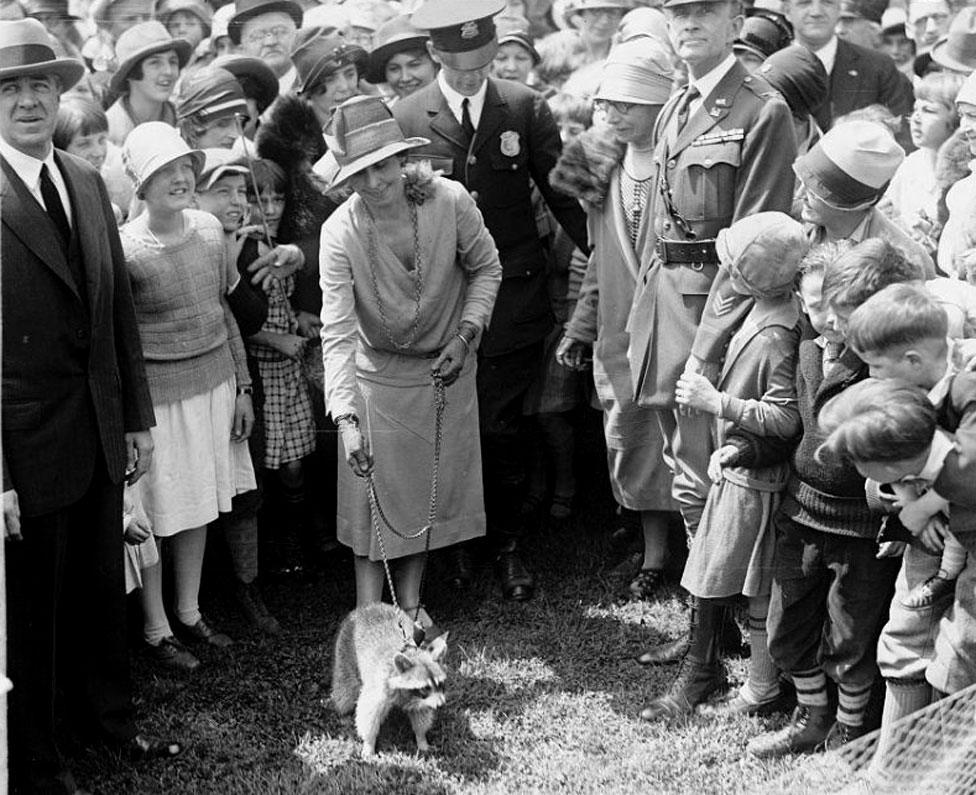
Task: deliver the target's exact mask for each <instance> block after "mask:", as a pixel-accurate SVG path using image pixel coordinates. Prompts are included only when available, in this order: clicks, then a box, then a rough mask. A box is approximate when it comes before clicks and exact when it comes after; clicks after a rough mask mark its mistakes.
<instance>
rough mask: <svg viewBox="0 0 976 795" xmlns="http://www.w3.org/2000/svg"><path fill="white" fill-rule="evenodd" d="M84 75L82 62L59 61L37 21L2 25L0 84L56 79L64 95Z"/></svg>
mask: <svg viewBox="0 0 976 795" xmlns="http://www.w3.org/2000/svg"><path fill="white" fill-rule="evenodd" d="M84 74H85V65H84V64H83V63H82V62H81V61H77V60H75V59H74V58H58V57H57V55H56V54H55V52H54V47H53V39H52V38H51V35H50V34H49V33H48V32H47V29H46V28H45V27H44V25H42V24H41V23H40V22H38V21H37V20H36V19H18V20H16V21H14V22H0V80H5V79H7V78H11V77H21V76H26V75H55V76H57V78H58V79H59V80H60V81H61V91H62V92H64V91H67V90H68V89H69V88H71V87H72V86H73V85H74V84H75V83H77V82H78V81H79V80H81V78H82V76H83V75H84Z"/></svg>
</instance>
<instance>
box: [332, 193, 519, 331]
mask: <svg viewBox="0 0 976 795" xmlns="http://www.w3.org/2000/svg"><path fill="white" fill-rule="evenodd" d="M454 207H455V215H456V218H457V246H458V251H457V253H458V256H459V258H460V261H461V267H462V268H464V270H465V272H466V273H467V276H468V289H467V291H466V292H465V294H464V309H463V311H462V313H461V321H462V322H464V321H467V322H468V323H471V324H473V325H474V326H475V327H476V328H478V329H479V330H483V329H485V328H486V327H487V326H488V321H489V320H490V319H491V311H492V309H493V308H494V306H495V296H497V295H498V288H499V286H500V285H501V282H502V266H501V263H500V262H499V260H498V249H497V248H495V241H494V240H492V237H491V235H490V234H489V233H488V229H487V228H486V227H485V222H484V219H483V218H482V217H481V211H480V210H479V209H478V206H477V205H476V204H475V202H474V199H472V198H471V196H470V194H468V192H467V191H465V190H459V191H456V192H455V201H454ZM322 288H323V291H324V289H325V282H323V283H322ZM322 317H323V321H324V319H325V314H324V310H323V315H322ZM323 333H324V332H323Z"/></svg>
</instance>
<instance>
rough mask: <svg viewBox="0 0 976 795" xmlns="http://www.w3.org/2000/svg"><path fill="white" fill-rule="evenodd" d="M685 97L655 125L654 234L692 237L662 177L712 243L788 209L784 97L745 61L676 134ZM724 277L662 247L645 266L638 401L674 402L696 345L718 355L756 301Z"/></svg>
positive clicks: (635, 315)
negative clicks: (751, 220) (668, 257)
mask: <svg viewBox="0 0 976 795" xmlns="http://www.w3.org/2000/svg"><path fill="white" fill-rule="evenodd" d="M681 97H682V95H681V94H678V95H676V96H675V97H673V98H672V99H671V100H670V101H669V102H668V104H667V105H665V106H664V108H663V109H662V110H661V114H660V115H659V116H658V119H657V123H656V125H655V149H654V162H655V165H656V168H657V171H656V175H655V185H654V188H653V189H652V191H651V199H650V201H651V205H650V207H651V210H650V214H649V217H648V223H650V224H652V226H651V230H652V233H653V235H654V237H655V238H660V239H665V240H677V241H682V240H690V239H692V238H690V237H689V236H688V235H686V234H685V232H684V231H682V228H681V226H680V224H679V223H678V222H676V220H675V218H674V216H672V215H671V212H670V211H669V208H668V207H667V205H666V203H665V202H664V200H663V198H662V187H663V185H662V183H663V182H664V181H665V180H666V182H667V185H669V186H670V188H671V195H672V197H673V201H674V208H675V209H676V210H677V213H678V214H679V215H680V216H681V217H682V218H684V220H685V221H686V222H687V224H688V226H689V227H690V228H691V231H692V232H693V233H694V238H693V239H695V240H712V239H714V238H715V236H716V235H717V234H718V232H719V230H721V229H724V228H726V227H728V226H731V225H732V224H733V223H734V222H735V221H738V220H740V219H742V218H746V217H748V216H750V215H752V214H754V213H757V212H761V211H764V210H779V211H781V212H787V213H788V212H789V211H790V206H791V204H792V201H793V170H792V165H793V161H794V159H795V158H796V142H795V139H794V133H793V121H792V117H791V115H790V109H789V106H787V104H786V102H785V100H784V99H783V98H782V97H781V96H780V95H779V94H778V93H777V92H776V91H774V90H773V88H772V87H771V86H770V85H769V83H767V82H766V81H765V80H764V79H763V78H762V77H760V76H758V75H750V74H749V73H748V72H747V71H746V70H745V68H744V67H743V66H742V65H741V64H739V63H736V64H734V65H733V66H732V68H731V69H729V71H728V72H727V73H726V74H725V76H724V77H723V78H722V79H721V80H720V81H719V83H718V85H717V86H716V87H715V88H714V89H713V90H712V92H711V93H710V94H709V95H708V96H707V97H705V98H704V102H703V103H702V107H701V108H699V109H698V110H697V111H696V112H695V113H694V114H693V115H692V116H691V117H690V118H689V119H688V121H687V123H686V124H685V126H684V128H683V129H681V131H680V132H678V131H677V129H678V124H677V106H678V103H679V102H680V100H681ZM717 275H718V266H717V265H716V264H714V263H711V264H697V263H688V264H675V263H668V264H665V263H663V262H662V260H661V257H660V256H659V255H658V254H655V255H654V256H652V257H651V258H650V259H648V260H646V261H644V262H642V263H641V271H640V274H639V276H638V280H637V289H636V292H635V295H634V303H633V307H632V308H631V314H630V321H629V324H628V331H629V332H630V349H629V352H628V353H629V357H630V367H631V375H632V377H633V379H634V392H635V398H636V400H637V402H638V403H639V404H640V405H642V406H651V407H653V408H659V409H670V408H673V406H674V385H675V383H676V381H677V380H678V376H679V375H680V373H681V370H682V368H683V367H684V364H685V362H686V361H687V359H688V356H689V354H690V353H692V351H693V348H692V345H693V344H694V345H695V348H694V351H695V354H696V356H698V357H699V358H701V359H704V360H707V361H718V360H720V359H721V349H722V347H723V344H724V343H727V342H728V339H729V337H730V336H731V334H732V332H733V331H734V329H735V328H736V326H737V325H738V323H739V322H740V321H741V320H742V318H743V317H744V316H745V313H746V312H748V310H749V307H750V306H751V301H747V300H745V299H744V298H743V297H742V296H739V295H738V294H737V293H735V292H734V291H733V290H732V289H731V287H730V286H729V284H728V277H727V275H726V272H725V271H723V272H722V275H721V276H718V278H716V276H717ZM710 295H711V299H709V296H710ZM714 351H717V359H716V357H715V355H713V352H714Z"/></svg>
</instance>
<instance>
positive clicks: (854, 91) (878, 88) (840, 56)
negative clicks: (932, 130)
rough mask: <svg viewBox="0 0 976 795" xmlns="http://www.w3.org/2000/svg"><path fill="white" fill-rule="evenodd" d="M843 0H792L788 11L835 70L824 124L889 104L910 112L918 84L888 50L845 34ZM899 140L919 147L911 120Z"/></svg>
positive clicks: (821, 117) (821, 115)
mask: <svg viewBox="0 0 976 795" xmlns="http://www.w3.org/2000/svg"><path fill="white" fill-rule="evenodd" d="M840 14H841V4H840V0H786V16H787V18H788V19H789V20H790V23H791V24H792V25H793V33H794V36H795V40H796V41H797V43H799V44H802V45H803V46H804V47H806V48H807V49H809V50H812V51H813V52H814V53H815V54H816V56H817V57H818V58H819V59H820V61H821V62H822V63H823V65H824V69H826V70H827V75H828V76H829V79H830V82H829V91H828V95H827V102H826V103H824V105H823V107H821V108H820V110H819V111H818V112H817V113H816V114H814V115H815V118H816V120H817V124H819V125H820V129H822V130H825V131H826V130H829V129H830V125H831V124H833V121H834V119H836V118H837V117H839V116H844V115H845V114H847V113H850V112H851V111H854V110H859V109H860V108H864V107H867V106H868V105H873V104H875V103H877V104H880V105H884V106H885V107H886V108H888V110H890V111H891V112H892V113H893V114H894V115H895V116H908V115H909V114H911V112H912V107H913V105H914V102H915V98H914V95H913V93H912V84H911V82H909V80H908V78H907V77H905V75H903V74H902V73H901V72H899V71H898V67H896V66H895V62H894V61H892V60H891V58H889V57H888V56H887V55H885V54H883V53H880V52H876V51H875V50H869V49H867V48H865V47H860V46H858V45H857V44H852V43H851V42H849V41H844V40H843V39H839V38H838V37H837V34H836V31H835V29H836V27H837V21H838V20H839V19H840ZM902 128H903V129H902V131H901V133H900V135H899V136H898V142H899V143H900V144H901V145H902V147H903V148H905V149H906V150H907V151H911V150H912V149H914V146H913V145H912V142H911V135H910V134H909V132H908V129H907V125H902Z"/></svg>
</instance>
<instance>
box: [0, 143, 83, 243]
mask: <svg viewBox="0 0 976 795" xmlns="http://www.w3.org/2000/svg"><path fill="white" fill-rule="evenodd" d="M0 156H2V157H3V159H4V160H6V161H7V162H8V163H9V164H10V167H11V168H12V169H13V170H14V173H15V174H16V175H17V176H18V177H20V180H21V182H23V183H24V184H25V185H26V186H27V190H29V191H30V192H31V196H33V197H34V198H35V199H37V203H38V204H39V205H41V207H43V208H44V210H45V212H46V211H47V206H46V205H45V204H44V197H43V196H41V167H42V166H45V165H46V166H47V170H48V173H49V174H50V175H51V182H53V183H54V187H55V188H57V189H58V195H59V196H60V197H61V203H62V204H63V205H64V214H65V215H66V216H67V217H68V224H71V198H70V197H69V196H68V183H66V182H65V181H64V176H63V175H62V174H61V169H59V168H58V167H57V164H56V163H55V162H54V147H53V146H52V147H51V148H50V149H49V150H48V153H47V157H45V158H44V159H43V160H38V159H37V158H36V157H31V156H30V155H25V154H24V153H23V152H21V151H20V150H19V149H14V147H12V146H11V145H10V144H8V143H7V142H6V141H5V140H4V139H3V138H2V137H0Z"/></svg>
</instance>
